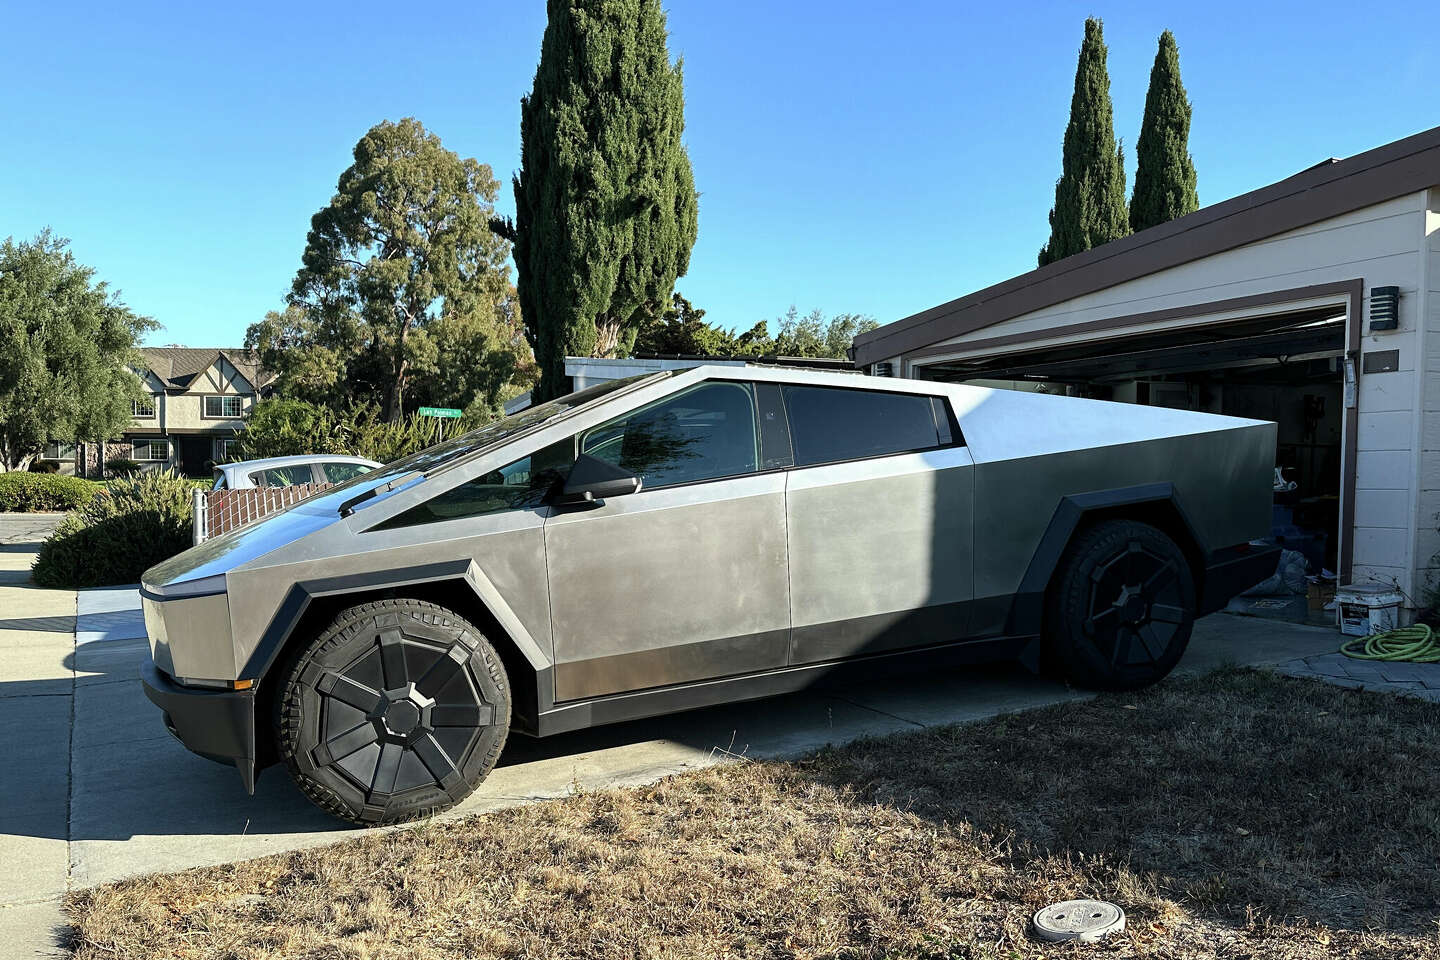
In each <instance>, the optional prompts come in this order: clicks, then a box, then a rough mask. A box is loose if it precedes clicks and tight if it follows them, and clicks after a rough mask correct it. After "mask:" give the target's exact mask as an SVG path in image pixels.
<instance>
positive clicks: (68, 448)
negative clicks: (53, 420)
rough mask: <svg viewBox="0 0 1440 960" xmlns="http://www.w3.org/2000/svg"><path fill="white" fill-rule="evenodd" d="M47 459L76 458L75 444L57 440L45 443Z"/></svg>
mask: <svg viewBox="0 0 1440 960" xmlns="http://www.w3.org/2000/svg"><path fill="white" fill-rule="evenodd" d="M45 459H46V460H74V459H75V444H73V443H56V442H54V441H51V442H50V443H47V444H45Z"/></svg>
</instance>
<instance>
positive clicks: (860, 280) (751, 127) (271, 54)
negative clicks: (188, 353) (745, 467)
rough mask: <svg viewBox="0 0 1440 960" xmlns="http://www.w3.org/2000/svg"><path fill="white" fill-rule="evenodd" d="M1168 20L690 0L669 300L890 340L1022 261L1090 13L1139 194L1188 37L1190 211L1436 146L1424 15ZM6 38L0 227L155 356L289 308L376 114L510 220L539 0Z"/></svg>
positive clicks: (83, 25)
mask: <svg viewBox="0 0 1440 960" xmlns="http://www.w3.org/2000/svg"><path fill="white" fill-rule="evenodd" d="M1171 7H1172V5H1169V4H1156V3H1153V2H1145V3H1133V4H1132V3H1103V4H1095V5H1092V6H1090V7H1088V8H1087V7H1083V6H1076V5H1072V4H1064V3H1059V4H1013V3H1012V4H1005V3H997V4H986V5H984V6H983V7H972V6H970V5H966V4H956V3H953V2H949V0H925V2H919V0H917V2H905V0H897V2H894V3H890V4H884V5H877V4H874V3H866V4H860V3H849V2H840V0H828V2H824V3H822V2H819V0H804V2H783V3H776V2H773V0H772V2H768V3H767V2H758V0H753V2H752V0H728V2H726V3H718V2H714V0H675V2H673V3H672V4H671V5H670V10H669V18H670V19H669V23H670V49H671V53H672V55H677V56H683V57H684V62H685V82H686V83H685V85H686V101H687V102H686V120H687V141H688V145H689V149H690V155H691V158H692V161H693V163H694V167H695V180H696V184H697V186H698V188H699V189H700V191H701V198H700V238H699V241H698V243H697V244H696V246H695V250H694V254H693V256H692V259H691V265H690V273H689V275H688V276H686V277H684V278H682V279H681V280H680V282H679V284H678V285H677V286H678V289H679V290H681V291H682V292H683V293H685V294H686V295H687V296H689V297H690V298H691V299H692V300H693V301H694V302H695V303H696V304H697V305H698V306H701V307H704V308H705V309H706V310H707V311H708V318H709V319H711V320H713V321H716V322H719V323H721V324H723V325H725V326H729V327H748V326H750V325H751V324H753V323H755V322H756V321H757V320H761V319H771V318H774V317H777V316H779V315H780V314H782V313H783V312H784V311H785V309H786V307H787V306H789V305H790V304H791V303H794V304H796V305H798V306H799V307H800V309H801V310H802V311H805V310H809V309H811V308H813V307H818V308H820V309H822V310H824V311H825V312H826V313H837V312H844V311H853V312H859V313H867V314H871V315H873V316H875V317H876V318H878V319H879V320H880V321H882V322H888V321H890V320H894V319H898V318H899V317H902V316H905V315H907V314H909V313H912V312H915V311H917V310H921V309H924V308H926V307H929V306H933V305H934V304H936V303H939V302H942V301H944V300H947V299H950V298H952V297H955V296H959V295H961V294H964V293H967V292H969V291H971V290H974V289H977V288H979V287H982V286H985V285H988V284H990V283H994V282H996V281H999V280H1003V279H1005V278H1007V277H1010V276H1013V275H1015V274H1017V273H1021V272H1024V271H1026V270H1028V269H1030V268H1032V267H1033V266H1034V263H1035V252H1036V250H1037V249H1038V248H1039V247H1040V245H1041V244H1042V243H1043V242H1044V240H1045V238H1046V236H1047V233H1048V228H1047V225H1046V219H1045V218H1046V212H1047V210H1048V209H1049V206H1050V202H1051V200H1052V199H1053V193H1054V181H1055V178H1056V177H1057V176H1058V175H1059V171H1060V143H1061V137H1062V135H1063V132H1064V127H1065V121H1066V117H1067V114H1068V110H1069V103H1070V92H1071V86H1072V82H1073V78H1074V69H1075V56H1076V52H1077V50H1078V47H1079V43H1080V37H1081V34H1082V29H1083V21H1084V18H1085V16H1086V15H1087V14H1094V15H1098V16H1101V17H1103V18H1104V21H1105V38H1106V41H1107V43H1108V44H1109V47H1110V61H1109V66H1110V77H1111V93H1112V96H1113V98H1114V102H1115V115H1116V132H1117V134H1118V135H1119V136H1120V137H1122V138H1123V139H1124V141H1125V143H1126V153H1127V160H1128V161H1129V165H1130V171H1129V175H1130V179H1131V180H1132V181H1133V177H1134V155H1133V149H1132V145H1133V144H1134V141H1135V138H1136V135H1137V133H1138V128H1139V124H1140V116H1141V112H1142V110H1143V106H1144V98H1145V87H1146V83H1147V81H1148V78H1149V71H1150V63H1151V60H1152V59H1153V57H1154V53H1155V41H1156V37H1157V36H1158V35H1159V33H1160V31H1161V30H1163V29H1165V28H1167V27H1168V28H1169V29H1171V30H1173V31H1174V32H1175V35H1176V38H1177V39H1178V41H1179V44H1180V57H1181V67H1182V71H1183V76H1184V80H1185V84H1186V86H1187V88H1188V89H1189V92H1190V99H1191V102H1192V103H1193V105H1194V109H1195V116H1194V126H1193V129H1192V132H1191V141H1190V143H1191V151H1192V153H1193V154H1194V157H1195V163H1196V167H1197V169H1198V172H1199V187H1200V200H1201V203H1202V204H1209V203H1214V202H1216V201H1218V200H1222V199H1225V198H1227V197H1231V196H1234V195H1235V194H1238V193H1243V192H1245V191H1246V190H1249V189H1252V188H1254V187H1257V186H1261V185H1264V184H1266V183H1270V182H1272V181H1274V180H1277V179H1280V178H1282V177H1285V176H1288V175H1290V174H1292V173H1295V172H1297V171H1298V170H1300V169H1303V168H1304V167H1307V166H1310V165H1311V164H1314V163H1316V162H1318V161H1320V160H1323V159H1325V158H1326V157H1330V156H1339V157H1343V156H1348V155H1350V154H1353V153H1357V152H1359V151H1362V150H1365V149H1368V148H1370V147H1373V146H1377V145H1379V144H1382V143H1385V142H1387V141H1390V140H1394V139H1397V138H1399V137H1403V136H1406V135H1408V134H1411V133H1415V132H1417V131H1419V130H1422V129H1425V128H1427V127H1430V126H1434V125H1436V124H1440V108H1437V101H1436V100H1435V96H1434V88H1433V81H1434V74H1433V66H1432V67H1431V68H1430V72H1429V75H1428V81H1429V84H1430V85H1428V86H1427V83H1426V80H1427V77H1426V75H1424V74H1423V73H1422V65H1423V64H1424V63H1425V60H1424V58H1425V56H1426V53H1427V47H1428V48H1429V52H1431V53H1433V40H1434V33H1435V27H1436V24H1437V19H1440V18H1437V15H1436V13H1435V12H1434V6H1433V3H1424V2H1415V3H1387V4H1360V5H1356V4H1339V3H1333V2H1325V0H1318V2H1313V3H1303V4H1298V3H1297V4H1270V3H1260V4H1257V3H1253V2H1250V3H1232V2H1229V0H1220V2H1214V3H1205V4H1199V3H1194V4H1190V5H1188V6H1187V8H1186V9H1183V10H1182V9H1179V8H1171ZM1167 8H1171V9H1167ZM5 20H6V27H5V29H4V30H3V31H0V62H3V63H5V64H6V66H7V70H6V73H7V79H8V81H9V85H10V94H11V95H10V96H9V97H7V98H6V104H5V120H4V129H5V136H4V144H3V149H0V236H5V235H15V236H17V237H29V236H32V235H34V234H35V233H36V232H38V231H39V230H40V229H41V228H43V227H45V226H49V227H51V228H53V229H54V230H55V232H56V233H57V234H59V235H61V236H65V237H69V238H70V239H71V240H72V241H73V246H72V249H73V250H74V252H75V254H76V256H78V257H79V258H80V259H81V260H82V261H84V262H86V263H89V264H91V265H93V266H95V267H96V268H97V269H98V271H99V274H100V276H101V277H102V278H103V279H105V280H108V281H110V283H111V284H112V285H113V286H115V287H117V288H118V289H120V290H121V291H122V295H123V297H124V299H125V301H126V302H127V303H128V304H129V305H130V306H131V307H132V308H134V309H136V310H138V311H140V312H142V313H145V314H148V315H150V316H152V317H154V318H155V319H156V320H158V321H159V322H160V323H161V324H162V325H163V329H161V330H159V331H157V332H156V333H155V334H153V335H152V336H151V337H150V342H152V343H157V344H158V343H181V344H186V345H191V346H217V345H230V344H238V343H239V342H240V341H241V339H242V338H243V336H244V331H245V327H246V325H247V324H249V323H251V322H253V321H254V320H257V319H259V318H260V317H261V316H262V315H263V314H264V313H265V311H266V310H270V309H274V308H275V307H277V306H279V305H280V304H281V303H282V301H283V297H284V294H285V292H286V290H287V289H288V287H289V283H290V279H291V278H292V277H293V275H294V272H295V269H296V267H297V266H298V265H299V257H300V252H301V249H302V247H303V245H304V240H305V232H306V230H307V228H308V225H309V218H310V216H311V215H312V214H313V213H314V212H315V211H316V210H317V209H318V208H319V207H320V206H322V205H323V204H325V203H326V202H327V201H328V200H329V198H330V195H331V194H332V193H333V191H334V187H335V182H336V179H337V177H338V176H339V174H340V171H341V170H343V169H344V168H345V167H346V166H347V165H348V163H349V161H350V150H351V148H352V147H353V145H354V143H355V141H356V140H357V139H358V138H359V137H360V136H361V135H362V134H363V133H364V132H365V130H366V129H367V128H368V127H370V126H371V125H372V124H374V123H376V122H378V121H380V120H382V119H387V118H388V119H398V118H399V117H402V116H406V115H413V116H416V117H418V118H419V119H420V120H421V121H423V122H424V123H425V124H426V125H427V126H428V127H429V128H430V129H431V130H433V131H434V132H436V133H438V134H439V135H440V136H441V137H442V138H443V140H444V141H445V143H446V145H447V146H448V147H450V148H451V149H453V150H455V151H457V152H458V153H460V154H462V155H463V156H472V157H475V158H477V159H479V160H480V161H482V162H484V163H488V164H490V165H491V166H492V167H493V168H494V170H495V172H496V175H497V176H498V177H499V179H500V180H501V181H502V184H503V185H502V188H501V191H500V196H499V199H498V203H497V208H498V209H499V210H500V211H501V212H505V213H509V212H512V211H513V206H514V203H513V198H512V195H511V191H510V187H509V178H510V175H511V173H512V172H513V171H514V170H515V168H516V167H517V165H518V162H519V132H518V125H519V100H520V97H521V95H522V94H523V93H525V92H527V91H528V90H529V88H530V83H531V80H532V78H533V75H534V70H535V62H536V59H537V57H538V55H539V47H540V36H541V33H542V31H543V30H544V4H543V3H540V2H539V0H522V2H516V0H507V2H485V0H469V2H464V3H450V2H447V3H440V4H398V5H397V4H394V3H387V4H372V3H368V2H348V3H345V4H343V5H342V4H333V5H332V4H325V5H322V4H318V3H316V4H311V3H301V4H270V3H254V4H245V5H234V4H178V3H177V4H174V5H173V6H161V5H154V4H145V3H136V4H103V5H102V4H79V3H72V4H65V3H45V4H41V3H24V4H21V3H16V4H14V5H12V6H11V7H10V9H9V11H8V12H7V14H6V17H5ZM17 84H18V87H17V86H16V85H17Z"/></svg>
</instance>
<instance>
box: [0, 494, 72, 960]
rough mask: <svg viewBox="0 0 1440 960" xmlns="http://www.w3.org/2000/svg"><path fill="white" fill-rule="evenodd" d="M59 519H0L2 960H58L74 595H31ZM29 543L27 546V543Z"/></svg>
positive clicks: (65, 872)
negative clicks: (39, 560)
mask: <svg viewBox="0 0 1440 960" xmlns="http://www.w3.org/2000/svg"><path fill="white" fill-rule="evenodd" d="M57 522H58V517H55V516H52V515H47V514H39V515H27V514H4V515H0V729H4V730H5V731H7V734H8V736H7V738H6V742H5V746H4V748H3V754H4V756H3V759H0V763H3V766H4V769H5V775H4V776H3V777H0V811H3V813H0V818H3V819H0V864H4V865H5V866H4V869H3V870H0V956H4V957H27V958H28V957H63V956H67V955H68V953H67V951H66V950H65V949H64V948H63V947H62V946H61V945H60V943H59V942H58V940H57V931H60V930H61V929H62V926H63V923H64V915H63V913H62V911H61V907H60V897H61V895H62V894H63V893H64V892H65V886H66V878H67V877H68V876H69V872H70V855H69V842H68V830H69V823H68V820H69V800H70V765H69V741H70V730H71V720H72V711H73V708H74V689H75V674H74V669H73V667H74V663H73V659H74V649H75V645H74V644H75V641H74V631H75V591H73V590H42V589H40V588H38V587H35V586H33V585H30V583H29V579H30V564H31V563H33V562H34V558H35V551H36V549H37V548H38V543H37V542H35V541H36V540H37V539H40V538H43V537H45V536H48V535H49V532H50V530H51V529H53V527H54V524H55V523H57ZM26 541H29V542H26Z"/></svg>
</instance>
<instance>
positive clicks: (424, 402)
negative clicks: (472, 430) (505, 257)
mask: <svg viewBox="0 0 1440 960" xmlns="http://www.w3.org/2000/svg"><path fill="white" fill-rule="evenodd" d="M500 306H501V309H500V310H499V311H492V310H489V309H479V308H477V309H468V310H467V309H463V305H457V308H456V309H450V308H449V307H450V305H448V304H447V309H446V310H445V311H443V312H442V313H441V315H440V316H439V317H438V318H437V319H436V320H434V321H432V322H431V323H430V324H429V325H428V326H427V327H426V329H425V330H424V331H422V338H421V339H420V340H419V341H418V343H417V347H416V352H415V361H414V364H415V365H414V391H413V393H414V400H415V403H416V404H417V405H420V406H431V407H458V408H460V409H462V410H464V411H465V413H466V416H467V417H469V418H472V419H474V420H476V421H480V422H483V421H488V420H492V419H494V418H496V417H498V416H500V415H501V414H502V413H503V412H504V411H503V408H502V404H503V401H504V399H505V398H506V397H507V396H508V395H509V394H511V393H514V392H520V391H523V390H526V389H529V388H530V387H532V386H533V385H534V383H535V378H536V371H535V361H534V358H533V356H532V355H531V352H530V345H529V344H528V343H527V342H526V340H525V330H524V327H523V325H522V324H521V322H520V317H519V304H518V302H517V300H516V298H515V296H514V288H513V287H511V288H510V292H509V294H508V295H507V296H506V298H505V300H504V301H503V303H502V304H501V305H500Z"/></svg>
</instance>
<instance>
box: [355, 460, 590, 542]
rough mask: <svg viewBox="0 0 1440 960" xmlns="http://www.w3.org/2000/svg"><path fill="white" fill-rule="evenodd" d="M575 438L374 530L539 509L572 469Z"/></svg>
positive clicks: (484, 476)
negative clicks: (561, 479) (557, 483)
mask: <svg viewBox="0 0 1440 960" xmlns="http://www.w3.org/2000/svg"><path fill="white" fill-rule="evenodd" d="M573 449H574V438H573V437H571V438H567V439H565V440H562V441H560V442H559V443H554V444H551V445H550V446H548V447H546V448H545V449H543V450H537V451H536V452H535V453H532V454H531V455H530V456H528V457H521V458H520V459H519V460H516V461H515V462H514V463H507V464H506V465H505V466H503V467H500V468H499V469H497V470H491V471H490V472H489V473H486V474H482V475H481V476H478V477H476V478H475V479H473V480H467V481H465V482H464V483H462V484H460V485H459V486H456V487H452V488H450V489H449V490H446V491H445V492H444V493H441V494H438V495H436V496H435V497H432V498H431V499H429V500H427V501H425V502H424V503H422V504H420V505H419V506H415V507H411V508H410V509H409V510H406V511H405V512H404V513H402V514H400V515H398V516H395V517H392V518H390V519H389V520H386V521H385V522H384V523H382V524H379V525H378V526H376V527H375V529H376V530H388V529H390V528H392V527H410V526H414V525H415V524H417V523H436V522H438V521H441V520H460V519H462V518H464V517H483V516H485V515H486V514H487V513H500V512H501V511H504V510H518V509H522V508H524V507H534V506H539V505H540V503H541V501H543V500H544V499H545V496H546V494H548V493H549V492H550V489H551V487H552V486H554V484H555V483H556V482H557V481H558V480H559V479H560V478H562V477H563V476H564V475H565V474H566V473H567V472H568V471H569V469H570V463H571V460H572V459H573V458H572V457H571V450H573Z"/></svg>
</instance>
